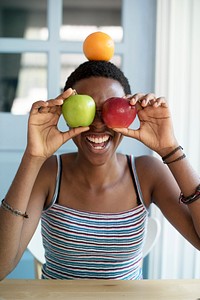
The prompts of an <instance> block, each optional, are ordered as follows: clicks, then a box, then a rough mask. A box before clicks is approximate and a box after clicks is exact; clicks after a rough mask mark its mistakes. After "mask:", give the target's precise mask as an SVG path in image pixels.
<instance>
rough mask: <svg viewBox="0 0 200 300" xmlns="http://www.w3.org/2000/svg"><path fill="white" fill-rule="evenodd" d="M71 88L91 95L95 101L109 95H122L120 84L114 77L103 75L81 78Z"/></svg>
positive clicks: (79, 92) (102, 99)
mask: <svg viewBox="0 0 200 300" xmlns="http://www.w3.org/2000/svg"><path fill="white" fill-rule="evenodd" d="M73 88H74V89H75V90H76V91H77V93H78V94H85V95H89V96H91V97H93V99H94V100H95V101H105V100H106V99H108V98H110V97H114V96H115V97H123V96H124V94H125V93H124V89H123V87H122V85H121V84H120V83H119V82H118V81H117V80H114V79H111V78H105V77H90V78H85V79H81V80H80V81H78V82H77V83H76V84H75V85H74V86H73Z"/></svg>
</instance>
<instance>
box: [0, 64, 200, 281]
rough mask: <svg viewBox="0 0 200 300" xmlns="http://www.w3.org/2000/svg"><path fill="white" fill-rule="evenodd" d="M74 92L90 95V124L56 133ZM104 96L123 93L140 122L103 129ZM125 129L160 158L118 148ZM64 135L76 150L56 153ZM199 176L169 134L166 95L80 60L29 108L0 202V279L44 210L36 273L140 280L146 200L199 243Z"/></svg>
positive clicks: (104, 66)
mask: <svg viewBox="0 0 200 300" xmlns="http://www.w3.org/2000/svg"><path fill="white" fill-rule="evenodd" d="M74 90H76V92H77V93H78V94H86V95H90V96H91V97H93V99H94V100H95V102H96V111H97V112H96V116H95V119H94V121H93V123H92V124H91V126H90V127H80V128H72V129H70V130H69V131H66V132H60V131H59V129H58V128H57V124H58V121H59V118H60V115H61V106H62V104H63V101H64V100H65V99H66V98H68V97H69V96H70V95H71V94H73V93H74ZM110 97H127V98H128V99H129V100H130V104H131V105H136V107H137V110H138V118H139V121H140V127H139V128H138V129H137V130H133V129H127V128H115V129H110V128H108V127H106V125H105V124H104V122H103V120H102V118H101V109H102V105H103V103H104V102H105V100H106V99H108V98H110ZM66 101H67V100H66ZM123 136H127V137H129V138H134V139H137V140H139V141H140V142H142V143H143V144H145V145H146V146H148V147H149V148H150V149H152V150H153V151H155V152H157V153H158V154H159V155H160V156H161V157H162V158H163V161H162V160H159V159H157V158H155V157H152V156H140V157H135V158H134V157H133V156H126V155H125V154H119V153H117V147H118V146H119V144H120V142H121V140H122V138H123ZM69 139H73V141H74V143H75V144H76V146H77V149H78V150H77V152H76V153H66V154H63V155H61V156H55V155H54V153H55V152H56V150H57V149H59V147H60V146H61V145H63V144H64V143H66V142H67V141H68V140H69ZM163 162H164V163H163ZM199 183H200V180H199V176H197V174H195V172H194V170H193V169H192V168H191V166H190V164H189V162H188V160H187V158H186V157H185V154H183V149H182V148H181V147H180V146H179V144H178V141H177V140H176V138H175V136H174V132H173V127H172V121H171V117H170V112H169V108H168V105H167V103H166V101H165V99H164V98H162V97H160V98H156V96H155V95H154V94H147V95H145V94H135V95H133V96H131V91H130V86H129V83H128V80H127V79H126V77H125V76H124V74H123V73H122V72H121V71H120V70H119V69H118V68H117V67H116V66H115V65H113V64H112V63H110V62H104V61H98V62H97V61H88V62H85V63H83V64H82V65H80V66H79V67H78V68H77V69H76V70H75V71H74V72H73V73H72V74H71V76H70V77H69V78H68V80H67V82H66V85H65V88H64V92H63V93H62V94H61V95H59V96H58V97H57V98H56V99H51V100H48V101H38V102H36V103H34V104H33V106H32V109H31V112H30V117H29V122H28V143H27V147H26V150H25V153H24V155H23V158H22V161H21V164H20V166H19V169H18V172H17V174H16V177H15V179H14V181H13V183H12V185H11V187H10V189H9V191H8V193H7V195H6V197H5V199H4V200H3V202H2V206H1V209H0V240H1V245H0V277H1V279H2V278H4V277H5V276H6V275H7V274H8V273H9V272H11V270H12V269H13V268H14V267H15V266H16V264H17V263H18V262H19V260H20V258H21V256H22V254H23V252H24V251H25V249H26V247H27V245H28V243H29V241H30V239H31V237H32V235H33V233H34V231H35V229H36V227H37V224H38V221H39V219H40V217H41V218H42V234H43V242H44V247H45V256H46V263H45V264H44V266H43V269H42V278H52V279H59V278H60V279H88V278H92V279H141V278H142V269H141V261H142V247H143V244H144V239H145V232H146V230H145V229H146V221H147V216H148V208H149V207H150V205H151V203H155V204H156V205H157V206H158V207H159V209H160V210H161V211H162V213H163V214H164V216H165V217H166V218H167V219H168V220H169V221H170V222H171V224H172V225H173V226H174V227H175V228H176V229H177V230H178V231H179V232H180V233H181V234H182V235H183V236H184V237H185V238H186V239H187V240H188V241H189V242H190V243H191V244H192V245H193V246H194V247H196V248H197V249H200V191H199V190H200V187H199ZM180 193H181V197H180ZM179 198H180V200H181V203H180V200H179ZM28 216H29V218H27V217H28Z"/></svg>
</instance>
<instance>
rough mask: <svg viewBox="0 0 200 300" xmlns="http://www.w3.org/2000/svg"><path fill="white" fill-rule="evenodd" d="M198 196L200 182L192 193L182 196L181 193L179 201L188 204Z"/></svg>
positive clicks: (199, 193)
mask: <svg viewBox="0 0 200 300" xmlns="http://www.w3.org/2000/svg"><path fill="white" fill-rule="evenodd" d="M199 198H200V184H199V185H198V186H197V188H196V191H195V193H194V194H193V195H191V196H188V197H184V195H183V193H181V194H180V197H179V202H180V203H183V204H190V203H192V202H194V201H196V200H198V199H199Z"/></svg>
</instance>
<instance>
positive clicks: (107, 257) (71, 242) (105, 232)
mask: <svg viewBox="0 0 200 300" xmlns="http://www.w3.org/2000/svg"><path fill="white" fill-rule="evenodd" d="M147 216H148V212H147V210H146V207H145V206H144V204H143V203H142V202H141V204H140V205H138V206H137V207H135V208H133V209H131V210H129V211H125V212H119V213H96V212H85V211H79V210H75V209H72V208H68V207H64V206H61V205H59V204H57V203H52V205H51V206H50V207H48V209H46V210H44V211H43V214H42V235H43V244H44V248H45V257H46V263H45V264H44V265H43V268H42V278H43V279H131V280H133V279H142V269H141V265H142V248H143V244H144V239H145V233H146V225H147Z"/></svg>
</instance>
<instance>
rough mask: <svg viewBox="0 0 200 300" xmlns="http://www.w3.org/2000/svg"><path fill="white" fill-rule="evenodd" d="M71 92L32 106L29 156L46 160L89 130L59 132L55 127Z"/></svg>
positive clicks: (68, 91) (79, 128) (73, 129)
mask: <svg viewBox="0 0 200 300" xmlns="http://www.w3.org/2000/svg"><path fill="white" fill-rule="evenodd" d="M73 92H74V91H73V90H72V89H71V88H70V89H68V90H66V91H65V92H64V93H62V94H61V95H59V96H58V97H57V98H55V99H51V100H48V101H37V102H35V103H34V104H33V105H32V108H31V111H30V116H29V122H28V144H27V149H26V151H28V153H29V154H30V155H32V156H35V157H41V158H44V159H46V158H48V157H50V156H51V155H53V154H54V152H56V151H57V150H58V149H59V148H60V147H61V146H62V145H63V144H64V143H65V142H67V141H68V140H69V139H71V138H73V137H75V136H76V135H78V134H80V133H82V132H84V131H87V130H88V129H89V127H78V128H72V129H70V130H67V131H65V132H61V131H60V130H59V129H58V127H57V125H58V121H59V118H60V116H61V113H62V111H61V106H62V104H63V101H64V100H65V99H66V98H68V97H69V96H70V95H71V94H73Z"/></svg>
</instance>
